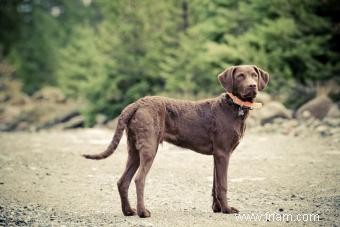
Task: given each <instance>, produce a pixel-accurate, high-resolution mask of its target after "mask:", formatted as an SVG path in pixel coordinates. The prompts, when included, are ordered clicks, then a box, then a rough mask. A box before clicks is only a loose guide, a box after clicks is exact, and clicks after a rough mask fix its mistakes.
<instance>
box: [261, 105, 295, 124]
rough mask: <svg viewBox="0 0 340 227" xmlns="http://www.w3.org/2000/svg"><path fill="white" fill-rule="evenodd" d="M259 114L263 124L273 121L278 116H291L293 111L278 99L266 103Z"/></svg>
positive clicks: (288, 117)
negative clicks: (277, 100)
mask: <svg viewBox="0 0 340 227" xmlns="http://www.w3.org/2000/svg"><path fill="white" fill-rule="evenodd" d="M257 114H258V116H257V117H258V118H259V120H260V122H261V124H262V125H263V124H266V123H270V122H273V120H274V119H276V118H284V119H290V118H291V112H290V111H289V110H288V109H287V108H286V107H285V106H284V105H283V104H281V103H279V102H276V101H272V102H269V103H268V104H266V105H264V106H263V108H262V109H260V110H259V111H258V113H257Z"/></svg>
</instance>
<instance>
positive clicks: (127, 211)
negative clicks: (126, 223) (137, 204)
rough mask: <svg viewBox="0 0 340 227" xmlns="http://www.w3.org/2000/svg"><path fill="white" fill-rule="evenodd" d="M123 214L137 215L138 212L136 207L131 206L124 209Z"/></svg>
mask: <svg viewBox="0 0 340 227" xmlns="http://www.w3.org/2000/svg"><path fill="white" fill-rule="evenodd" d="M123 214H124V216H133V215H136V214H137V212H136V209H133V208H129V209H126V210H123Z"/></svg>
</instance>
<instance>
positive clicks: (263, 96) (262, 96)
mask: <svg viewBox="0 0 340 227" xmlns="http://www.w3.org/2000/svg"><path fill="white" fill-rule="evenodd" d="M271 100H272V98H271V97H270V95H269V94H268V93H265V92H260V93H259V94H258V95H257V96H256V101H257V102H260V103H262V104H263V105H266V104H267V103H269V102H270V101H271Z"/></svg>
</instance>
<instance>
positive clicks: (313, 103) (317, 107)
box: [295, 95, 334, 120]
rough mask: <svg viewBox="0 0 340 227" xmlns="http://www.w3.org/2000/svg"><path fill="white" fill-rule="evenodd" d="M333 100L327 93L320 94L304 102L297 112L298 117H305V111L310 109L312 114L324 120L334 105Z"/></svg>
mask: <svg viewBox="0 0 340 227" xmlns="http://www.w3.org/2000/svg"><path fill="white" fill-rule="evenodd" d="M333 105H334V104H333V101H332V100H331V99H330V98H328V96H326V95H320V96H318V97H316V98H314V99H312V100H310V101H308V102H307V103H305V104H303V105H302V106H301V107H300V108H299V109H298V110H297V111H296V113H295V117H296V118H298V119H301V118H303V113H304V112H305V111H309V113H310V114H311V116H313V117H315V118H317V119H320V120H322V119H323V118H324V117H325V116H326V115H327V114H328V112H329V110H330V109H331V107H332V106H333Z"/></svg>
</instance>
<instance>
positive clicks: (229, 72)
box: [217, 66, 236, 92]
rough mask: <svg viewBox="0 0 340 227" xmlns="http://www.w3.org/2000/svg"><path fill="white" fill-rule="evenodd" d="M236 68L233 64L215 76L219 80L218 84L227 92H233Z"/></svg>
mask: <svg viewBox="0 0 340 227" xmlns="http://www.w3.org/2000/svg"><path fill="white" fill-rule="evenodd" d="M235 70H236V67H235V66H231V67H229V68H227V69H225V70H224V71H223V72H221V73H220V74H219V75H218V76H217V78H218V80H219V81H220V84H221V85H222V87H223V88H224V90H226V91H228V92H233V86H234V72H235Z"/></svg>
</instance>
